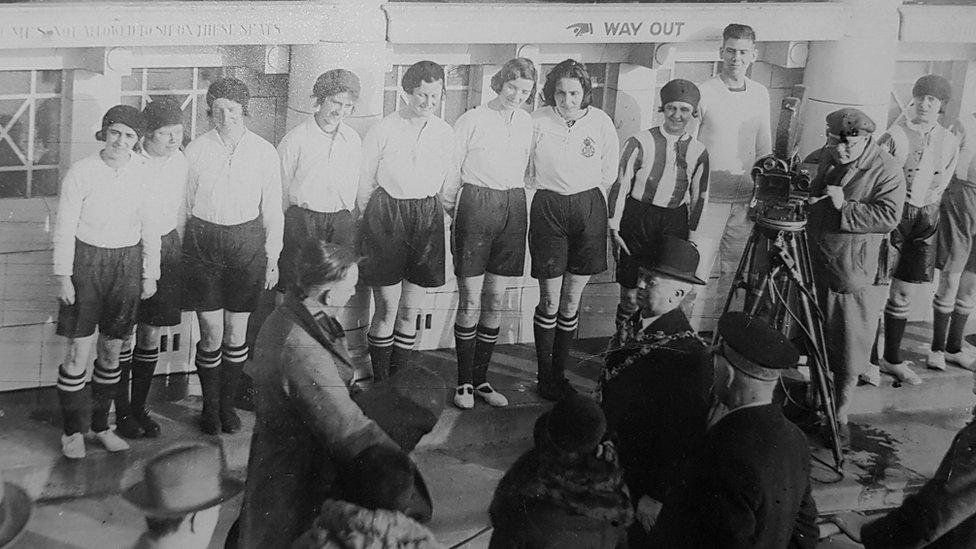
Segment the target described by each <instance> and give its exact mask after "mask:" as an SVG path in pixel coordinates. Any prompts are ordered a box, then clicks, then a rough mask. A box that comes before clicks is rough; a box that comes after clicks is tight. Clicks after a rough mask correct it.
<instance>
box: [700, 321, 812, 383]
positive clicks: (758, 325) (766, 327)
mask: <svg viewBox="0 0 976 549" xmlns="http://www.w3.org/2000/svg"><path fill="white" fill-rule="evenodd" d="M718 334H719V336H721V338H722V355H723V356H725V359H726V360H727V361H728V363H729V364H730V365H731V366H732V367H733V368H735V369H736V370H738V371H739V372H741V373H743V374H745V375H747V376H749V377H751V378H753V379H757V380H760V381H775V380H777V379H779V376H780V372H781V371H782V370H787V369H790V368H795V367H796V365H797V363H798V362H799V361H800V352H799V351H798V350H797V348H796V346H794V345H793V344H792V343H790V341H789V339H787V338H786V336H785V335H783V334H782V333H781V332H780V331H779V330H776V329H775V328H773V327H772V326H771V325H770V324H769V322H767V321H766V320H765V319H763V318H760V317H757V316H752V315H749V314H747V313H744V312H740V311H730V312H727V313H725V314H723V315H722V317H721V318H719V319H718Z"/></svg>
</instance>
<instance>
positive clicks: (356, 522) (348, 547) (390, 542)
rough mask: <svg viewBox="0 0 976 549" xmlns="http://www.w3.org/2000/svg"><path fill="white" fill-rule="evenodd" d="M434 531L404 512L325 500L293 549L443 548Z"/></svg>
mask: <svg viewBox="0 0 976 549" xmlns="http://www.w3.org/2000/svg"><path fill="white" fill-rule="evenodd" d="M443 548H444V546H443V545H441V544H440V543H438V542H437V540H436V539H434V534H432V533H431V532H430V530H428V529H427V528H426V527H424V526H423V525H421V524H420V523H419V522H417V521H415V520H413V519H411V518H410V517H408V516H406V515H404V514H403V513H400V512H397V511H388V510H386V509H376V510H371V509H366V508H364V507H360V506H358V505H354V504H352V503H348V502H345V501H338V500H334V499H329V500H326V501H325V503H323V504H322V509H321V510H320V511H319V516H318V517H317V518H316V519H315V522H314V523H313V524H312V527H311V528H310V529H309V530H308V531H307V532H305V533H304V534H302V536H301V537H299V538H298V539H297V540H295V543H294V545H292V549H443Z"/></svg>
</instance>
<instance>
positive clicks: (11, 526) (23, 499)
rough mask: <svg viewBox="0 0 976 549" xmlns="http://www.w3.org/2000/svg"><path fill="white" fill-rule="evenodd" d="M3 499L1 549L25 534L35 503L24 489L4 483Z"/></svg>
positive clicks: (0, 503) (0, 524)
mask: <svg viewBox="0 0 976 549" xmlns="http://www.w3.org/2000/svg"><path fill="white" fill-rule="evenodd" d="M2 496H3V499H2V500H0V548H3V547H7V546H8V545H10V544H12V543H13V542H14V541H16V540H17V538H19V537H20V534H22V533H23V532H24V528H25V527H26V526H27V522H28V521H29V520H30V516H31V509H32V507H33V503H32V502H31V499H30V496H28V495H27V492H25V491H24V489H23V488H21V487H20V486H17V485H16V484H13V483H10V482H4V483H3V492H2Z"/></svg>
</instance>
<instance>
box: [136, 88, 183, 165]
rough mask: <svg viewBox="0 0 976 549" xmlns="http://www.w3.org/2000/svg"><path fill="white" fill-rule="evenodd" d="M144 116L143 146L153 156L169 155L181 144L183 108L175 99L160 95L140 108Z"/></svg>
mask: <svg viewBox="0 0 976 549" xmlns="http://www.w3.org/2000/svg"><path fill="white" fill-rule="evenodd" d="M142 115H143V116H144V117H145V118H146V138H145V140H143V143H142V145H143V148H145V149H146V150H147V151H148V152H149V154H151V155H154V156H169V155H171V154H173V153H175V152H176V151H178V150H179V148H180V145H182V144H183V110H182V109H180V104H179V102H178V101H176V100H175V99H171V98H169V97H161V98H159V99H156V100H154V101H153V102H152V103H149V104H148V105H146V108H145V109H142Z"/></svg>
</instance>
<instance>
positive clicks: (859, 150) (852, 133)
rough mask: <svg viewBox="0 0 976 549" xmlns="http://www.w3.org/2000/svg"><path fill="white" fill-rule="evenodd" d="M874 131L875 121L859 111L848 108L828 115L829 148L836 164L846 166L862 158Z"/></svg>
mask: <svg viewBox="0 0 976 549" xmlns="http://www.w3.org/2000/svg"><path fill="white" fill-rule="evenodd" d="M874 130H875V125H874V121H873V120H871V118H870V117H869V116H868V115H866V114H864V113H863V112H861V111H859V110H858V109H854V108H850V107H848V108H844V109H840V110H836V111H834V112H832V113H830V114H828V115H827V148H828V149H829V150H830V154H831V157H832V158H833V160H834V162H835V163H837V164H840V165H846V164H850V163H851V162H854V161H855V160H857V159H858V158H860V157H861V155H862V154H864V150H865V149H866V148H867V146H868V143H869V142H870V141H871V134H872V133H873V132H874Z"/></svg>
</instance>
